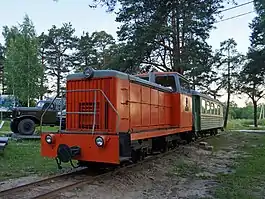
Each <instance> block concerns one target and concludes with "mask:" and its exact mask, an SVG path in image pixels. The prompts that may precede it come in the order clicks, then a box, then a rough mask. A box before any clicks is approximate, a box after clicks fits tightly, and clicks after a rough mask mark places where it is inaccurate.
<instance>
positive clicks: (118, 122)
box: [40, 89, 121, 134]
mask: <svg viewBox="0 0 265 199" xmlns="http://www.w3.org/2000/svg"><path fill="white" fill-rule="evenodd" d="M92 91H93V92H95V94H94V111H93V112H65V114H94V119H93V127H92V134H94V131H95V125H96V122H95V121H96V104H97V103H96V99H97V98H96V96H97V95H96V91H99V92H100V93H101V94H102V95H103V97H104V98H105V99H106V100H107V102H108V104H109V105H110V107H111V108H112V109H113V110H114V112H115V113H116V115H117V117H118V120H117V121H116V131H117V132H119V124H120V120H121V119H120V115H119V113H118V111H117V110H116V109H115V107H114V106H113V104H112V103H111V101H110V100H109V98H108V97H107V96H106V94H105V93H104V92H103V91H102V90H101V89H84V90H83V89H80V90H67V91H62V92H61V93H68V92H92ZM58 96H59V93H58V94H57V95H56V96H55V97H54V98H53V100H52V102H51V103H50V104H49V106H48V107H47V108H46V109H45V111H44V112H43V113H42V115H41V119H40V131H41V132H42V122H43V117H44V115H45V113H46V112H47V111H48V109H49V108H50V107H51V105H52V104H53V102H54V101H55V99H56V98H57V97H58ZM62 96H63V95H62ZM62 100H63V98H61V106H60V112H61V115H60V130H59V131H61V130H62Z"/></svg>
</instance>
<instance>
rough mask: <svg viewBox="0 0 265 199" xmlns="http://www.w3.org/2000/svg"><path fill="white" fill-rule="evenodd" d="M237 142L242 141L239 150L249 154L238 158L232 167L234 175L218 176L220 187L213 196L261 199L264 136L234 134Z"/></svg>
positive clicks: (262, 189) (264, 177) (224, 198)
mask: <svg viewBox="0 0 265 199" xmlns="http://www.w3.org/2000/svg"><path fill="white" fill-rule="evenodd" d="M233 136H235V137H236V138H237V139H236V140H237V141H238V142H240V141H242V140H243V139H244V140H245V141H247V143H245V144H243V145H242V146H241V147H240V148H239V150H242V151H243V152H245V153H247V154H249V155H248V156H246V157H242V156H241V157H238V158H237V159H236V163H235V164H234V165H233V167H234V169H235V171H236V172H235V173H233V174H229V175H224V174H219V175H218V176H217V180H218V181H219V182H220V183H221V185H220V186H219V187H218V188H217V190H216V193H215V196H216V198H219V199H226V198H233V199H234V198H235V199H236V198H240V199H248V198H253V199H254V198H261V196H262V195H264V188H265V183H264V180H265V172H264V168H265V167H264V166H265V156H264V154H265V145H264V144H265V135H243V136H242V134H241V135H238V134H235V135H233Z"/></svg>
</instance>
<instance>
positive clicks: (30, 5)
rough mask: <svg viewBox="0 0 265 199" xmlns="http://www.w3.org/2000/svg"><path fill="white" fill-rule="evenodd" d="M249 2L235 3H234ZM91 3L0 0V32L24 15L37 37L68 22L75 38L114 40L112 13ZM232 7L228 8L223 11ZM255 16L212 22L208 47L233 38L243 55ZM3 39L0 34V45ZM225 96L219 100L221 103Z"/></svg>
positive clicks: (248, 8) (226, 14) (239, 101)
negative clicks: (90, 36) (95, 36)
mask: <svg viewBox="0 0 265 199" xmlns="http://www.w3.org/2000/svg"><path fill="white" fill-rule="evenodd" d="M248 1H249V0H236V2H237V3H238V4H242V3H245V2H248ZM91 2H92V0H59V1H57V2H55V1H53V0H0V32H2V27H3V26H5V25H7V26H12V25H17V24H18V23H20V22H22V20H23V17H24V16H25V14H28V15H29V17H30V19H31V20H32V21H33V23H34V25H35V28H36V32H37V34H40V33H42V32H47V31H48V29H50V28H51V27H52V25H56V26H59V27H60V26H61V25H62V23H67V22H71V23H72V25H73V27H74V28H75V30H76V33H75V34H76V35H77V36H80V35H82V32H83V31H85V32H89V33H92V32H94V31H101V30H105V31H106V32H107V33H109V34H112V35H113V36H114V37H115V38H116V31H117V28H118V27H119V25H120V24H119V23H117V22H115V14H114V13H106V12H105V10H106V8H101V7H99V8H96V9H92V8H90V7H89V3H91ZM231 6H233V5H228V6H227V7H226V8H228V7H231ZM253 10H254V8H253V4H248V5H245V6H242V7H239V8H236V9H233V10H229V11H226V12H224V13H223V19H226V18H230V17H233V16H236V15H239V14H243V13H246V12H249V11H253ZM254 17H255V13H251V14H247V15H245V16H241V17H238V18H235V19H231V20H227V21H223V22H219V23H216V24H215V25H216V29H214V30H212V31H211V34H210V38H209V40H208V42H209V44H210V45H211V46H212V47H213V49H218V48H219V46H220V42H222V41H224V40H226V39H229V38H234V39H235V41H236V42H237V44H238V51H239V52H241V53H244V54H245V53H246V52H247V50H248V47H249V44H250V42H249V36H250V29H249V23H250V22H251V21H252V19H253V18H254ZM3 41H4V39H3V36H2V34H1V35H0V43H3ZM225 99H226V95H224V96H223V97H221V98H220V100H221V101H225ZM232 100H234V101H236V103H237V104H238V105H239V106H244V104H245V101H246V100H247V98H246V97H243V99H239V98H238V97H237V96H232Z"/></svg>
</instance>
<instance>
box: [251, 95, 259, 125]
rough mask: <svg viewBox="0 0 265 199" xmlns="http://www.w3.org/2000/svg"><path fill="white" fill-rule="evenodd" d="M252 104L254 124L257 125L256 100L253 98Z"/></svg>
mask: <svg viewBox="0 0 265 199" xmlns="http://www.w3.org/2000/svg"><path fill="white" fill-rule="evenodd" d="M252 101H253V106H254V126H255V127H258V120H257V114H258V103H257V101H256V100H253V99H252Z"/></svg>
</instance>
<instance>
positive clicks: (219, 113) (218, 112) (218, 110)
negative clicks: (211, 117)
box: [217, 105, 221, 115]
mask: <svg viewBox="0 0 265 199" xmlns="http://www.w3.org/2000/svg"><path fill="white" fill-rule="evenodd" d="M217 115H221V107H220V105H218V106H217Z"/></svg>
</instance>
